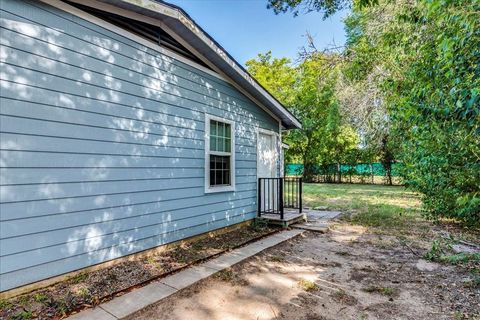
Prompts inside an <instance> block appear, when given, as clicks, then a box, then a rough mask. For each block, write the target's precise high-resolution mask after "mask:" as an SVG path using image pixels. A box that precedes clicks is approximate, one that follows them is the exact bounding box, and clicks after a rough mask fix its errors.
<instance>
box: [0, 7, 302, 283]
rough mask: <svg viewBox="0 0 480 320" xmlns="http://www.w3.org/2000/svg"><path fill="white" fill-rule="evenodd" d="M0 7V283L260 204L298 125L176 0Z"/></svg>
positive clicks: (195, 228) (182, 234)
mask: <svg viewBox="0 0 480 320" xmlns="http://www.w3.org/2000/svg"><path fill="white" fill-rule="evenodd" d="M0 9H1V50H0V59H1V61H0V64H1V69H0V70H1V87H0V88H1V92H0V96H1V97H0V98H1V101H0V103H1V119H0V121H1V122H0V130H1V154H0V156H1V160H0V166H1V168H0V170H1V182H0V184H1V204H0V205H1V207H0V212H1V225H0V228H1V235H0V237H1V244H0V246H1V248H0V255H1V257H0V259H1V263H0V273H1V274H0V291H2V292H6V291H9V290H11V289H14V288H19V287H24V286H26V285H29V284H32V283H36V282H38V281H42V280H45V279H49V278H52V277H57V276H60V275H64V274H68V273H69V272H72V271H75V270H80V269H83V268H87V267H90V266H94V265H98V264H102V263H104V262H107V261H112V260H115V259H118V258H121V257H125V256H127V255H131V254H134V253H138V252H142V251H145V250H149V249H152V248H155V247H158V246H161V245H164V244H167V243H172V242H175V241H177V240H181V239H185V238H188V237H191V236H195V235H199V234H202V233H205V232H209V231H212V230H215V229H219V228H223V227H226V226H232V225H235V224H238V223H242V222H245V221H248V220H251V219H253V218H254V217H255V216H256V214H257V211H258V210H259V209H258V208H259V206H257V202H258V201H257V194H258V189H257V184H258V180H257V178H268V177H278V176H279V174H280V171H281V167H282V165H281V164H280V161H279V159H280V155H279V153H280V149H281V134H282V130H284V129H294V128H299V127H300V123H299V122H298V120H297V119H296V118H295V117H294V116H293V115H292V114H291V113H290V112H289V111H287V110H286V109H285V107H284V106H282V105H281V104H280V103H279V102H278V101H277V100H275V99H274V98H273V97H272V96H271V95H270V94H269V93H268V92H267V91H266V90H265V89H264V88H262V87H261V86H260V85H259V84H258V83H257V82H256V81H255V80H253V79H252V78H251V77H250V76H249V75H248V74H247V72H246V71H245V70H244V69H243V68H242V67H241V66H240V65H239V64H238V63H237V62H236V61H235V60H234V59H233V58H232V57H231V56H230V55H229V54H228V53H227V52H226V51H225V50H224V49H223V48H222V47H221V46H220V45H219V44H218V43H216V42H215V41H214V40H213V39H212V38H211V37H210V36H209V35H208V34H207V33H206V32H204V31H203V30H202V29H201V28H200V27H199V26H198V25H197V24H196V23H195V22H194V21H193V20H192V19H191V18H190V17H189V16H188V15H187V14H186V13H185V12H184V11H183V10H182V9H180V8H178V7H176V6H173V5H170V4H167V3H164V2H160V1H153V0H142V1H135V0H115V1H113V0H71V1H60V0H41V1H40V0H2V1H1V8H0ZM269 192H270V191H269ZM273 196H275V195H273ZM268 197H270V196H268V195H267V198H268ZM260 207H261V206H260Z"/></svg>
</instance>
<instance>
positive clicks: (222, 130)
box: [217, 122, 225, 137]
mask: <svg viewBox="0 0 480 320" xmlns="http://www.w3.org/2000/svg"><path fill="white" fill-rule="evenodd" d="M217 135H218V136H219V137H223V136H225V123H223V122H218V132H217Z"/></svg>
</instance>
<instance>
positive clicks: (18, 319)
mask: <svg viewBox="0 0 480 320" xmlns="http://www.w3.org/2000/svg"><path fill="white" fill-rule="evenodd" d="M32 318H33V313H32V311H30V310H23V311H22V312H20V313H17V314H16V315H14V316H13V317H12V319H15V320H27V319H32Z"/></svg>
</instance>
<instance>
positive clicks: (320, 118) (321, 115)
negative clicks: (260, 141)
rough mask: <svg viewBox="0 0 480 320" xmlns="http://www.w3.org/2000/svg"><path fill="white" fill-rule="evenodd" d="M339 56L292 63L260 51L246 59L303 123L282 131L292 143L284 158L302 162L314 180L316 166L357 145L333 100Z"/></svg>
mask: <svg viewBox="0 0 480 320" xmlns="http://www.w3.org/2000/svg"><path fill="white" fill-rule="evenodd" d="M336 58H337V57H334V56H328V55H320V54H318V55H315V56H312V57H309V58H308V59H306V60H304V61H302V62H301V63H300V64H299V65H298V66H293V65H291V63H290V61H289V60H288V59H284V58H283V59H277V58H273V57H272V56H271V53H266V54H259V55H258V56H257V59H254V60H249V61H248V62H247V69H248V71H249V73H250V74H252V75H253V76H254V77H255V78H256V79H257V80H258V81H259V82H260V83H261V84H262V85H263V86H265V88H266V89H267V90H269V91H270V92H271V93H272V94H273V95H274V96H275V97H277V98H278V99H279V100H280V101H281V102H282V103H284V104H286V106H287V107H288V108H289V109H290V111H291V112H292V113H293V114H294V115H295V116H296V117H297V118H298V119H299V120H300V121H301V122H302V129H300V130H293V131H290V132H287V133H285V135H284V141H285V142H286V143H288V144H289V145H290V148H289V149H288V150H287V153H286V157H285V158H286V160H287V162H292V161H294V162H301V163H303V165H304V178H305V179H306V181H310V180H312V179H313V176H314V173H315V165H317V164H321V163H331V162H342V161H343V159H345V158H346V154H347V153H348V152H350V151H351V149H352V148H353V149H354V148H356V145H357V144H358V139H357V136H356V135H355V132H354V131H353V130H351V128H350V127H349V126H348V125H345V124H344V123H343V122H342V119H341V116H340V114H339V108H338V101H337V100H336V98H335V82H336V74H337V68H336V67H335V66H334V65H333V67H332V64H331V63H330V61H331V60H332V59H334V60H335V59H336Z"/></svg>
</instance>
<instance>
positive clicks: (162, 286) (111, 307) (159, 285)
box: [69, 230, 303, 320]
mask: <svg viewBox="0 0 480 320" xmlns="http://www.w3.org/2000/svg"><path fill="white" fill-rule="evenodd" d="M301 233H303V230H287V231H282V232H280V233H276V234H274V235H271V236H269V237H266V238H263V239H261V240H259V241H256V242H254V243H251V244H249V245H246V246H244V247H241V248H238V249H235V250H232V251H230V252H228V253H226V254H223V255H221V256H219V257H217V258H215V259H212V260H209V261H207V262H205V263H202V264H199V265H196V266H193V267H190V268H188V269H185V270H182V271H180V272H178V273H175V274H173V275H171V276H168V277H165V278H162V279H159V280H158V281H154V282H151V283H150V284H148V285H146V286H145V287H142V288H139V289H136V290H133V291H131V292H129V293H126V294H124V295H122V296H119V297H117V298H114V299H113V300H110V301H108V302H106V303H103V304H101V305H99V306H97V307H95V308H94V309H88V310H84V311H81V312H80V313H77V314H75V315H73V316H71V317H69V319H71V320H87V319H95V320H115V319H121V318H124V317H126V316H128V315H130V314H133V313H134V312H137V311H139V310H141V309H143V308H145V307H147V306H149V305H151V304H153V303H156V302H158V301H160V300H162V299H164V298H166V297H168V296H170V295H172V294H173V293H175V292H177V291H179V290H182V289H184V288H186V287H188V286H190V285H192V284H194V283H196V282H198V281H200V280H202V279H205V278H207V277H209V276H211V275H213V274H214V273H217V272H219V271H221V270H223V269H226V268H229V267H231V266H233V265H234V264H237V263H239V262H241V261H243V260H245V259H248V258H250V257H252V256H254V255H255V254H257V253H259V252H261V251H263V250H265V249H268V248H270V247H273V246H275V245H277V244H279V243H282V242H284V241H286V240H289V239H292V238H294V237H296V236H298V235H300V234H301Z"/></svg>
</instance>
